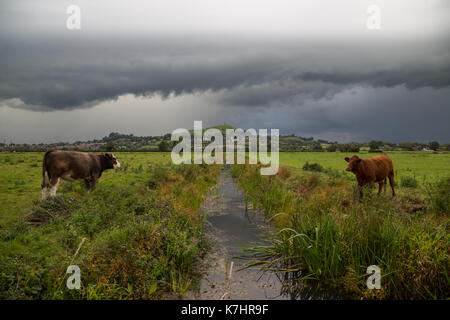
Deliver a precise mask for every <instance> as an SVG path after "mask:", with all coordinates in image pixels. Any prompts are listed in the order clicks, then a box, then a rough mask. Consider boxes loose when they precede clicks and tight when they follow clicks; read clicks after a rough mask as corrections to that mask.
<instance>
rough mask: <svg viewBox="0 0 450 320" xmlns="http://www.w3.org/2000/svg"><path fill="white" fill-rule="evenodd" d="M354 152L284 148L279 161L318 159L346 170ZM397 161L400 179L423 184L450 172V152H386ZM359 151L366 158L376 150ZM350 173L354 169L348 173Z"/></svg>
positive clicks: (287, 163)
mask: <svg viewBox="0 0 450 320" xmlns="http://www.w3.org/2000/svg"><path fill="white" fill-rule="evenodd" d="M353 154H354V153H341V152H281V153H280V164H281V165H284V166H287V167H292V168H302V167H303V165H304V164H305V162H306V161H308V162H309V163H319V164H320V165H322V166H323V167H324V168H331V169H334V170H340V171H343V172H345V168H346V166H347V163H346V162H345V160H344V158H345V157H351V156H352V155H353ZM387 154H388V155H389V157H390V158H391V159H392V162H393V163H394V170H395V175H396V176H397V177H398V180H397V181H400V180H399V179H400V178H401V177H404V176H409V177H415V179H416V180H418V182H419V183H420V184H426V183H427V182H435V181H438V180H439V179H442V178H444V177H446V176H448V175H450V153H439V154H431V153H428V152H390V153H387ZM358 155H359V156H360V157H361V158H363V159H365V158H369V157H372V156H375V155H376V154H374V153H363V152H360V153H358ZM346 174H348V175H349V176H352V177H353V175H352V174H351V173H346Z"/></svg>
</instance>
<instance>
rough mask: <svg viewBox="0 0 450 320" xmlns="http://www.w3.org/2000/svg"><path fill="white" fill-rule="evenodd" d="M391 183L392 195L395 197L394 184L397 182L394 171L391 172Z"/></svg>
mask: <svg viewBox="0 0 450 320" xmlns="http://www.w3.org/2000/svg"><path fill="white" fill-rule="evenodd" d="M388 177H389V184H390V185H391V189H392V196H393V197H395V190H394V184H395V182H394V173H393V172H391V173H389V176H388Z"/></svg>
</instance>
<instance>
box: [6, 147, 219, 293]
mask: <svg viewBox="0 0 450 320" xmlns="http://www.w3.org/2000/svg"><path fill="white" fill-rule="evenodd" d="M7 157H9V159H10V160H9V161H3V162H2V163H0V165H3V166H15V167H16V166H21V167H23V168H24V169H25V170H24V171H21V170H19V169H18V168H15V170H14V171H9V172H3V173H2V174H3V175H9V177H8V178H7V179H6V180H4V182H3V185H2V186H1V187H2V188H3V190H2V192H1V196H2V197H4V199H5V200H6V201H5V202H3V203H2V223H1V228H0V298H2V299H64V298H67V299H143V298H144V299H155V298H161V297H167V296H169V297H176V296H179V295H182V294H183V293H185V292H186V290H187V289H188V288H189V286H191V285H192V284H193V283H194V282H195V281H196V279H197V277H198V274H197V271H196V267H195V265H196V262H197V261H198V259H199V258H201V256H202V255H203V253H204V252H205V246H206V243H205V240H204V237H203V221H202V220H201V218H200V214H199V213H200V205H201V203H202V202H203V200H204V198H205V196H206V195H207V193H208V191H209V189H210V188H211V187H212V186H214V185H215V183H216V177H217V175H218V172H219V168H218V167H217V166H202V165H190V166H170V165H169V164H168V162H167V159H168V155H167V154H161V153H158V154H151V153H149V154H132V153H130V154H121V153H118V154H117V157H118V158H119V160H120V162H121V164H122V169H121V170H119V171H107V172H105V174H104V175H103V176H102V178H101V179H100V181H99V184H98V187H97V189H96V190H95V191H94V192H93V193H91V194H90V195H88V194H87V193H86V191H85V189H84V187H83V185H82V183H79V182H73V183H70V182H65V183H64V182H63V183H62V185H61V187H60V188H59V190H58V196H57V197H56V198H54V199H48V200H46V201H39V200H37V199H39V184H40V177H39V176H40V175H39V173H38V172H39V171H40V170H41V168H40V164H39V163H38V160H39V158H40V159H42V155H40V154H32V153H30V154H14V155H7ZM0 160H5V159H0ZM21 160H23V161H21ZM11 163H14V164H11ZM35 164H38V166H36V165H35ZM28 171H30V172H31V173H32V174H26V173H27V172H28ZM15 181H16V182H17V181H20V183H15ZM5 189H6V190H7V191H4V190H5ZM19 189H20V190H19ZM2 200H3V199H2ZM69 265H78V266H79V267H80V269H81V283H82V286H81V289H80V290H68V289H67V288H66V280H67V277H68V276H69V274H66V270H67V267H68V266H69Z"/></svg>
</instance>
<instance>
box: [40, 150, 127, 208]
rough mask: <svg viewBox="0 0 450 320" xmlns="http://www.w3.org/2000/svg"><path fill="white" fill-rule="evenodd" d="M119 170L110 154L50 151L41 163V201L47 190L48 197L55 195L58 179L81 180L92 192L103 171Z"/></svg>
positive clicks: (114, 158) (116, 162)
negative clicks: (48, 190) (48, 192)
mask: <svg viewBox="0 0 450 320" xmlns="http://www.w3.org/2000/svg"><path fill="white" fill-rule="evenodd" d="M117 168H120V163H119V161H117V159H116V157H115V156H114V155H113V154H111V153H105V154H90V153H84V152H77V151H61V150H50V151H47V152H46V153H45V155H44V160H43V161H42V179H43V181H42V185H41V187H42V200H45V198H46V193H47V188H48V187H50V196H55V195H56V189H57V188H58V185H59V181H60V179H61V178H62V179H64V180H77V179H83V180H84V182H85V184H86V188H87V189H88V192H89V191H91V190H94V189H95V187H96V185H97V181H98V179H99V178H100V176H101V175H102V173H103V171H105V170H107V169H117Z"/></svg>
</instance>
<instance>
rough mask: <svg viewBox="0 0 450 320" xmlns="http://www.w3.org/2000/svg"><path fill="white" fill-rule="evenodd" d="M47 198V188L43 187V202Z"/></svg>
mask: <svg viewBox="0 0 450 320" xmlns="http://www.w3.org/2000/svg"><path fill="white" fill-rule="evenodd" d="M46 198H47V186H42V200H45V199H46Z"/></svg>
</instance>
